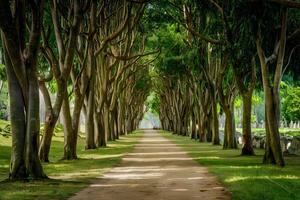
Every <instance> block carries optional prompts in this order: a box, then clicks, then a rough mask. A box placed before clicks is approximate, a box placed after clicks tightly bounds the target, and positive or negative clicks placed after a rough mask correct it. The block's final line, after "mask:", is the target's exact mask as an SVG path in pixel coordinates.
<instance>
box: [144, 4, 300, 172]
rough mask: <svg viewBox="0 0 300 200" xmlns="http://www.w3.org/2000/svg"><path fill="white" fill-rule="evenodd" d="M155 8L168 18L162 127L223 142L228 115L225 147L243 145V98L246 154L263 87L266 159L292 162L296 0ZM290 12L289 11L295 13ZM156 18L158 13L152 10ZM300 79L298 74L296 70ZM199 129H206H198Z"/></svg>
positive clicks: (161, 65)
mask: <svg viewBox="0 0 300 200" xmlns="http://www.w3.org/2000/svg"><path fill="white" fill-rule="evenodd" d="M165 3H166V6H165V7H164V10H163V11H161V10H160V9H159V8H158V7H156V6H155V5H154V6H153V7H152V12H156V13H159V14H158V15H162V14H164V16H165V18H168V19H171V20H173V23H168V21H165V19H164V18H161V19H160V20H161V21H160V22H161V24H162V26H165V28H166V29H167V31H165V30H163V29H159V28H158V31H159V32H160V34H162V35H161V36H160V37H158V38H157V37H153V40H154V41H155V42H157V43H159V44H163V48H164V51H163V54H164V58H163V59H160V60H158V62H157V66H158V67H157V69H156V73H157V80H158V81H157V82H156V87H155V88H156V92H157V95H158V99H159V101H160V106H159V107H158V108H157V109H158V112H159V115H160V120H161V123H162V127H163V128H164V129H166V130H170V131H173V132H175V133H178V134H180V135H187V134H188V128H190V129H191V136H192V138H199V140H200V141H201V142H204V141H209V142H212V144H215V145H219V144H220V140H219V121H218V120H219V114H220V113H224V115H225V128H224V143H223V147H224V149H226V148H237V142H236V136H235V135H236V134H235V120H234V119H235V117H234V102H235V99H236V97H237V95H240V97H241V98H242V105H243V116H242V128H243V139H244V145H243V148H242V155H253V154H254V151H253V148H252V144H251V108H252V95H253V92H254V90H255V88H260V87H262V88H263V93H264V100H265V129H266V148H265V155H264V159H263V162H264V163H272V164H277V165H279V166H284V165H285V162H284V158H283V154H282V150H281V147H280V134H279V126H280V83H281V80H282V76H283V74H284V72H285V71H287V70H289V71H291V72H293V71H294V72H295V71H297V69H296V67H297V64H299V59H298V58H297V57H296V56H295V55H299V49H298V47H299V44H300V43H299V39H300V35H299V24H300V21H299V20H300V15H299V14H300V12H299V7H300V3H299V2H296V1H285V0H283V1H277V0H270V1H269V0H267V1H255V0H251V1H217V0H206V1H201V2H199V1H187V2H182V1H168V2H165ZM288 14H289V15H288ZM149 17H150V18H151V17H152V18H155V17H157V16H155V15H150V14H149ZM295 76H296V73H295ZM197 127H198V128H197Z"/></svg>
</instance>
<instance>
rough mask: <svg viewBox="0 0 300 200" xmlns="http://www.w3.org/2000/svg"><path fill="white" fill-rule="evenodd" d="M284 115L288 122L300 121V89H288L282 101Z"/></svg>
mask: <svg viewBox="0 0 300 200" xmlns="http://www.w3.org/2000/svg"><path fill="white" fill-rule="evenodd" d="M282 115H283V118H284V119H285V120H286V121H287V122H290V121H300V87H288V88H287V96H285V98H284V100H283V101H282Z"/></svg>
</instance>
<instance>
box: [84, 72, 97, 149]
mask: <svg viewBox="0 0 300 200" xmlns="http://www.w3.org/2000/svg"><path fill="white" fill-rule="evenodd" d="M91 76H92V77H91V80H90V83H89V87H88V103H87V116H86V119H85V120H86V123H85V134H86V145H85V149H95V148H96V145H95V126H94V112H95V111H94V110H95V92H94V91H95V88H94V83H95V73H94V71H92V73H91Z"/></svg>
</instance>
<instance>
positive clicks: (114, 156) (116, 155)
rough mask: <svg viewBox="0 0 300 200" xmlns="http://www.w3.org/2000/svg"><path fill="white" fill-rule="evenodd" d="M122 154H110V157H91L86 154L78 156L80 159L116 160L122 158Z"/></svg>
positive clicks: (97, 155)
mask: <svg viewBox="0 0 300 200" xmlns="http://www.w3.org/2000/svg"><path fill="white" fill-rule="evenodd" d="M123 155H124V154H112V155H102V154H96V155H91V154H86V155H84V154H83V155H80V158H84V159H106V158H117V157H122V156H123Z"/></svg>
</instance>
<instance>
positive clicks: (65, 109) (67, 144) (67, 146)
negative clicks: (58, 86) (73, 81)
mask: <svg viewBox="0 0 300 200" xmlns="http://www.w3.org/2000/svg"><path fill="white" fill-rule="evenodd" d="M68 98H69V97H68V93H67V92H65V94H64V102H63V105H62V116H63V125H64V156H63V159H65V160H72V159H77V155H76V154H75V155H74V154H73V153H74V151H73V141H74V138H73V137H74V134H73V133H74V131H73V126H72V117H71V111H70V105H69V99H68Z"/></svg>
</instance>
